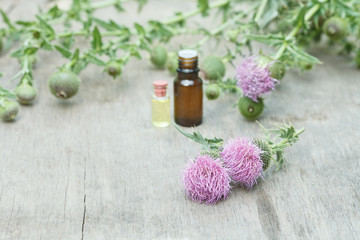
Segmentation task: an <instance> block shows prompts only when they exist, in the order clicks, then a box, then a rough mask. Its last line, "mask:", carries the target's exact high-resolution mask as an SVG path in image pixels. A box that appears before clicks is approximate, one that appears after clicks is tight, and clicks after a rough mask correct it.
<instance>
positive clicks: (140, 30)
mask: <svg viewBox="0 0 360 240" xmlns="http://www.w3.org/2000/svg"><path fill="white" fill-rule="evenodd" d="M134 26H135V29H136V32H137V33H138V35H139V36H145V34H146V31H145V29H144V28H143V27H142V26H141V25H140V24H138V23H134Z"/></svg>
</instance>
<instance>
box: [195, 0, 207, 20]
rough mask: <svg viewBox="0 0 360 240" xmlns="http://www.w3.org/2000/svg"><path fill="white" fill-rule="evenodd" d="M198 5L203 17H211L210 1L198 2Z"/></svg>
mask: <svg viewBox="0 0 360 240" xmlns="http://www.w3.org/2000/svg"><path fill="white" fill-rule="evenodd" d="M197 3H198V4H197V5H198V8H199V9H200V11H201V14H202V16H207V15H209V13H208V11H209V1H208V0H197Z"/></svg>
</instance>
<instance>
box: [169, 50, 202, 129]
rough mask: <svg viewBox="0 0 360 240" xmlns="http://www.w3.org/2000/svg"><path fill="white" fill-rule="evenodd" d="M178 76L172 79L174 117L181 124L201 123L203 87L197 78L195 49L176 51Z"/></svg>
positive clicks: (192, 124)
mask: <svg viewBox="0 0 360 240" xmlns="http://www.w3.org/2000/svg"><path fill="white" fill-rule="evenodd" d="M178 57H179V68H178V69H177V72H178V77H177V78H176V79H175V81H174V118H175V122H176V123H177V124H179V125H181V126H185V127H192V126H197V125H200V124H201V123H202V117H203V89H202V80H201V79H200V78H199V76H198V73H199V68H198V67H197V65H198V56H197V52H196V51H195V50H190V49H185V50H180V51H179V53H178Z"/></svg>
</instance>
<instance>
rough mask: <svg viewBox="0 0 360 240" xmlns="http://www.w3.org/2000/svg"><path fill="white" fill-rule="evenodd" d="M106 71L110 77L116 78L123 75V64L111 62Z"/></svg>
mask: <svg viewBox="0 0 360 240" xmlns="http://www.w3.org/2000/svg"><path fill="white" fill-rule="evenodd" d="M106 71H107V73H108V74H109V75H110V76H112V77H114V78H116V77H117V76H119V75H121V72H122V68H121V64H120V63H118V62H109V63H108V64H107V66H106Z"/></svg>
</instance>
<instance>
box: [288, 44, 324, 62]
mask: <svg viewBox="0 0 360 240" xmlns="http://www.w3.org/2000/svg"><path fill="white" fill-rule="evenodd" d="M287 49H288V50H289V52H291V53H292V54H294V56H295V57H297V58H299V59H301V60H303V61H306V62H308V63H314V64H319V63H321V61H320V60H319V59H317V58H316V57H314V56H311V55H310V54H308V53H307V52H305V51H304V50H302V49H300V48H299V47H297V46H295V45H288V46H287Z"/></svg>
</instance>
